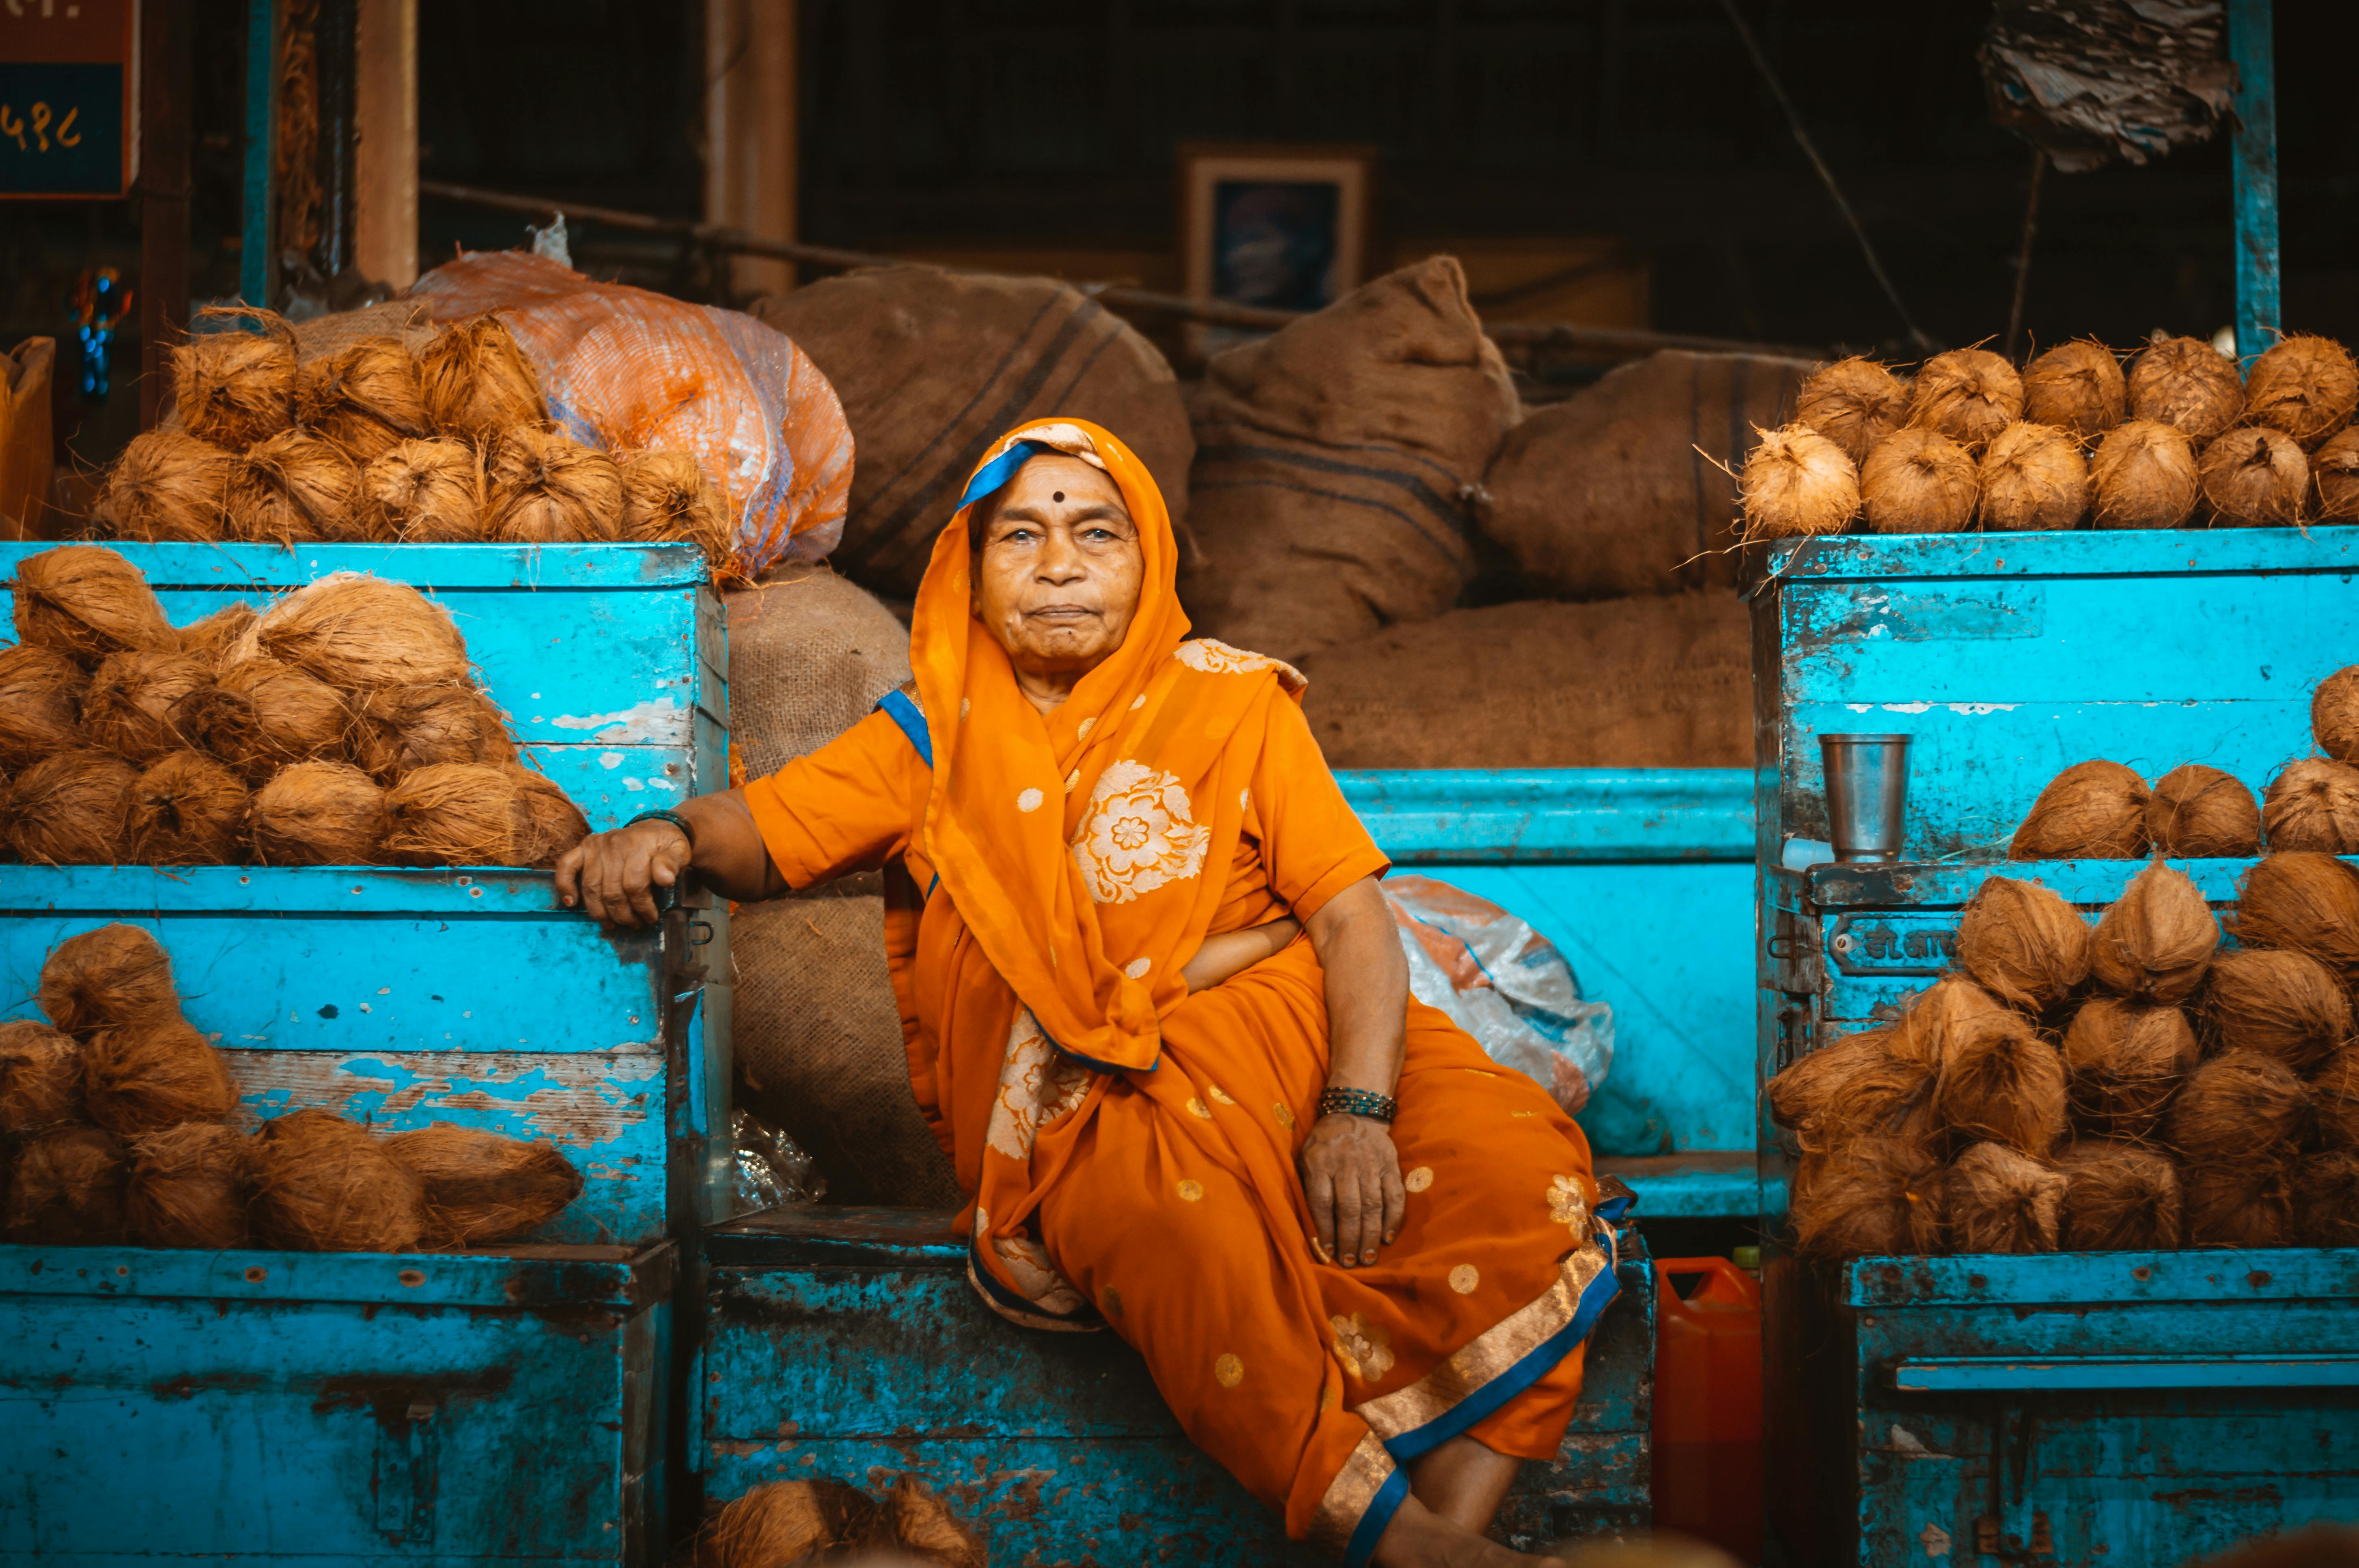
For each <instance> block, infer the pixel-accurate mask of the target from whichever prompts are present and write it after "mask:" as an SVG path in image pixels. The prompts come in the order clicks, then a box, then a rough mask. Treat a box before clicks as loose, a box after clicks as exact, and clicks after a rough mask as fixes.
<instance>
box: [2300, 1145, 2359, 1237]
mask: <svg viewBox="0 0 2359 1568" xmlns="http://www.w3.org/2000/svg"><path fill="white" fill-rule="evenodd" d="M2293 1232H2294V1240H2295V1241H2296V1242H2297V1243H2298V1244H2299V1245H2301V1246H2303V1247H2359V1154H2351V1153H2347V1152H2343V1151H2341V1150H2334V1151H2330V1152H2327V1153H2323V1154H2313V1155H2311V1156H2310V1158H2309V1159H2307V1160H2305V1161H2303V1162H2301V1166H2300V1168H2299V1170H2298V1171H2297V1172H2296V1173H2295V1175H2294V1181H2293Z"/></svg>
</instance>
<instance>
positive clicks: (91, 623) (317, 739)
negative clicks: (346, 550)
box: [0, 545, 589, 866]
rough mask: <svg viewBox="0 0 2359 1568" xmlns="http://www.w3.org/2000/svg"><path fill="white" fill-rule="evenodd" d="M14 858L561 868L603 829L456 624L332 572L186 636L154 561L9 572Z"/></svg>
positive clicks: (0, 682) (89, 553)
mask: <svg viewBox="0 0 2359 1568" xmlns="http://www.w3.org/2000/svg"><path fill="white" fill-rule="evenodd" d="M12 608H13V611H14V614H15V618H16V634H17V637H18V639H19V641H18V643H17V644H16V646H15V647H11V648H7V649H5V650H0V848H5V850H6V851H7V853H8V854H9V855H10V856H11V857H13V858H14V859H16V860H21V861H24V862H26V863H28V864H36V865H136V864H147V865H163V866H200V865H237V864H247V863H251V864H256V865H272V866H295V865H387V864H389V865H397V866H551V865H554V864H555V863H556V861H557V857H558V856H559V855H560V854H562V853H564V852H565V851H566V850H567V849H571V848H572V847H573V845H575V844H576V843H578V842H580V841H581V839H582V838H583V837H584V836H585V835H586V834H587V833H588V832H589V823H588V821H587V820H586V819H585V818H584V817H583V816H582V812H581V809H580V808H579V807H578V806H575V805H574V804H573V802H572V801H571V800H570V799H568V798H567V796H566V795H565V792H564V791H563V790H562V789H560V787H559V786H558V785H557V784H554V783H552V782H551V781H550V780H549V779H548V778H547V777H545V776H543V775H542V774H540V773H536V772H534V771H532V770H531V769H529V768H527V767H526V766H524V765H523V763H522V762H521V761H520V760H519V754H518V752H517V750H516V742H515V741H514V740H513V739H512V738H510V736H509V734H508V730H507V724H506V719H505V717H504V716H503V715H502V714H501V712H500V710H499V709H498V708H495V707H494V706H493V704H492V701H491V699H490V698H489V697H486V696H485V695H484V692H483V690H482V689H481V688H480V687H478V686H477V685H476V684H475V681H474V677H473V673H472V672H471V670H470V669H469V666H468V664H467V645H466V642H465V639H463V638H462V637H461V636H460V634H459V629H458V626H457V625H456V624H455V623H454V622H452V621H451V615H450V612H449V611H446V610H444V609H442V608H441V607H440V606H439V605H437V604H435V603H433V602H432V601H431V600H428V599H427V598H426V597H425V596H424V595H423V594H420V593H419V591H418V590H417V589H413V588H409V587H408V586H406V585H405V584H402V583H397V582H388V581H386V580H385V579H380V578H373V577H364V576H360V575H358V574H355V573H349V572H346V573H339V574H337V575H335V576H332V577H328V578H322V579H320V580H319V581H317V582H314V583H311V584H310V585H309V586H308V587H305V588H301V589H297V590H295V591H294V592H292V593H289V594H288V595H287V596H286V597H284V598H282V599H280V600H277V602H275V603H273V604H271V605H269V606H268V607H267V608H266V609H265V610H262V611H255V609H254V608H253V607H251V606H250V605H247V604H245V603H244V602H243V601H233V602H232V603H230V604H229V605H228V606H227V607H226V608H224V609H223V610H220V611H215V612H214V613H213V614H211V615H208V616H206V617H205V618H204V619H202V620H201V621H198V622H195V623H193V624H191V625H189V626H184V627H177V628H176V627H174V626H173V625H171V624H170V622H168V621H166V620H165V618H164V611H163V607H162V605H161V604H160V603H159V602H158V600H157V598H156V595H155V593H154V591H153V590H152V589H149V587H148V586H147V580H146V579H144V578H143V577H142V576H141V575H140V573H139V569H138V568H136V567H135V566H133V565H132V564H131V563H130V562H129V561H127V560H125V558H124V557H122V556H121V555H119V554H117V553H116V552H115V551H113V550H110V549H106V548H104V547H103V546H95V545H68V546H60V547H59V548H57V549H54V550H48V551H44V552H42V553H41V554H39V555H36V556H30V557H26V559H25V560H24V561H22V562H21V563H20V564H19V565H18V567H17V568H16V595H15V600H14V604H13V607H12Z"/></svg>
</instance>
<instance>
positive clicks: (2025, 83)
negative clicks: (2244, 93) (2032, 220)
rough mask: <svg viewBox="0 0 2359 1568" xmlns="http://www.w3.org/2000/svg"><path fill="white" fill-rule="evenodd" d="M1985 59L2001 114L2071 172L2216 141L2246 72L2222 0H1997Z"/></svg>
mask: <svg viewBox="0 0 2359 1568" xmlns="http://www.w3.org/2000/svg"><path fill="white" fill-rule="evenodd" d="M1981 58H1982V67H1983V81H1984V84H1985V85H1986V86H1987V87H1988V88H1989V90H1990V101H1991V118H1993V119H1994V120H1995V121H1997V122H1998V123H1999V124H2002V125H2004V126H2006V128H2007V129H2008V130H2011V131H2013V132H2015V133H2016V134H2017V135H2019V136H2022V137H2023V138H2025V139H2026V140H2027V141H2029V142H2030V143H2031V144H2032V145H2034V146H2038V147H2039V148H2041V149H2042V150H2044V151H2045V152H2046V153H2047V154H2048V156H2049V161H2051V162H2053V163H2054V164H2055V166H2056V167H2057V168H2058V169H2059V170H2060V171H2062V172H2063V173H2066V174H2078V173H2081V172H2082V171H2084V170H2088V169H2093V168H2103V167H2104V165H2106V164H2109V163H2112V162H2114V160H2115V159H2120V160H2122V161H2124V162H2127V163H2134V164H2142V163H2147V162H2149V161H2151V160H2152V159H2155V158H2158V157H2163V156H2164V155H2166V154H2168V153H2170V152H2173V151H2175V150H2176V149H2178V148H2180V147H2183V146H2191V145H2193V144H2195V143H2197V142H2201V141H2203V140H2205V139H2207V138H2208V137H2210V136H2211V135H2212V132H2213V131H2215V130H2217V129H2218V128H2219V125H2220V121H2221V118H2222V116H2223V115H2225V114H2227V112H2228V105H2229V100H2230V98H2231V97H2232V96H2233V94H2234V89H2235V81H2236V73H2235V68H2234V67H2233V66H2232V65H2230V64H2229V63H2228V60H2227V58H2226V55H2225V53H2224V51H2223V48H2222V41H2221V7H2220V4H2219V0H1998V4H1997V6H1996V8H1995V10H1994V12H1993V13H1992V16H1991V20H1990V26H1989V27H1988V29H1987V31H1985V32H1984V35H1983V47H1982V51H1981Z"/></svg>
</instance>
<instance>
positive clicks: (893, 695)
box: [876, 687, 934, 768]
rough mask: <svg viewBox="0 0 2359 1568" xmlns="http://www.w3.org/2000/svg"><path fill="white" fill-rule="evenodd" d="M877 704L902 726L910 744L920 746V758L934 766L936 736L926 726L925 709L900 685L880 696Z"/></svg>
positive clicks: (928, 765) (902, 730)
mask: <svg viewBox="0 0 2359 1568" xmlns="http://www.w3.org/2000/svg"><path fill="white" fill-rule="evenodd" d="M876 706H877V707H878V708H883V709H884V710H885V712H886V715H887V716H888V717H889V718H890V719H892V720H893V722H894V723H896V724H898V725H899V726H900V727H901V733H902V734H904V735H907V736H908V738H909V744H910V745H912V746H915V747H916V748H918V757H919V761H921V762H924V763H925V764H926V766H927V767H929V768H930V767H932V766H933V765H934V737H933V732H932V731H931V730H928V729H927V728H926V713H925V709H923V708H919V706H918V705H917V704H916V703H915V702H913V701H911V700H910V699H909V694H908V692H905V691H902V690H900V689H899V688H898V687H896V688H895V689H894V690H892V691H888V692H886V694H885V695H884V696H883V697H878V698H877V699H876Z"/></svg>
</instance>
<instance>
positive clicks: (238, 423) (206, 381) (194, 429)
mask: <svg viewBox="0 0 2359 1568" xmlns="http://www.w3.org/2000/svg"><path fill="white" fill-rule="evenodd" d="M198 315H199V316H200V317H201V318H202V319H207V320H210V321H213V322H215V323H216V324H218V323H220V322H222V321H224V320H226V319H228V318H230V317H233V316H241V317H244V318H245V319H248V320H252V321H255V322H259V323H260V324H261V326H262V329H263V330H262V332H261V333H259V334H256V333H254V332H248V331H245V330H242V329H236V328H232V329H229V330H213V331H208V332H206V333H204V334H203V335H201V336H199V337H193V338H190V339H189V340H188V341H186V342H184V343H181V344H179V345H178V346H176V347H175V348H174V349H173V350H172V400H173V403H174V405H175V406H177V407H178V409H179V415H180V423H181V425H182V426H183V427H185V428H186V429H187V430H188V432H189V434H190V435H191V436H194V437H196V438H199V439H200V440H206V441H211V442H212V444H213V445H215V446H217V447H223V448H226V449H229V450H230V451H233V452H242V451H244V450H245V449H246V448H248V447H250V446H252V445H254V444H255V442H256V441H262V440H267V439H268V438H270V437H273V436H276V435H277V434H278V433H279V432H280V431H281V430H284V429H286V428H287V427H288V426H289V425H292V424H293V423H294V422H295V380H296V363H295V329H294V328H292V327H290V326H288V324H287V322H286V320H285V319H283V318H281V317H279V316H277V315H276V314H274V313H273V312H271V311H268V310H255V309H249V308H245V307H231V308H223V307H211V308H206V309H204V310H201V311H199V312H198Z"/></svg>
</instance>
